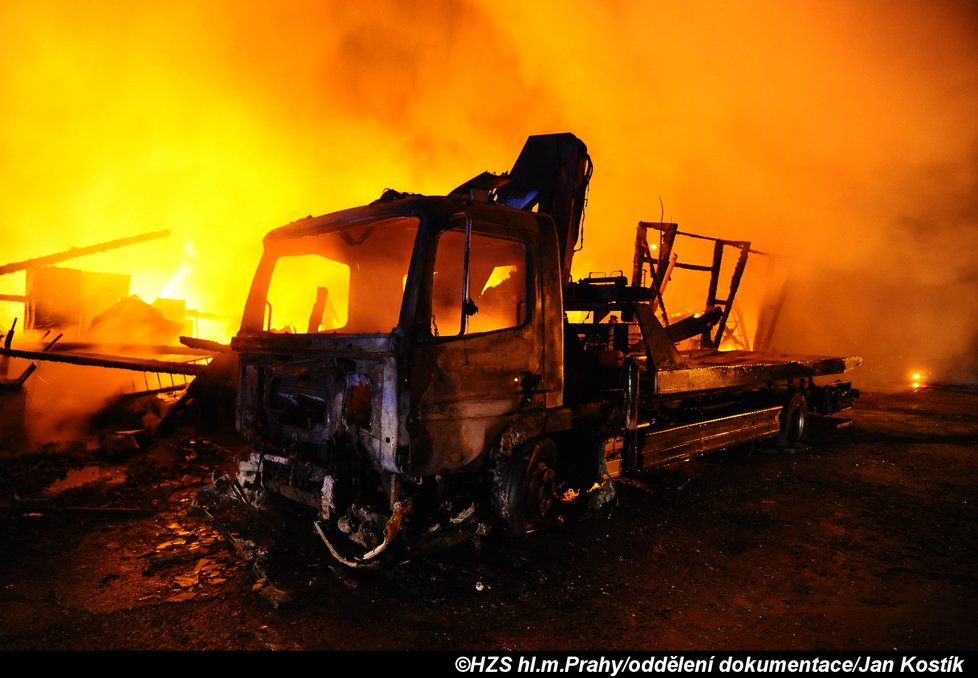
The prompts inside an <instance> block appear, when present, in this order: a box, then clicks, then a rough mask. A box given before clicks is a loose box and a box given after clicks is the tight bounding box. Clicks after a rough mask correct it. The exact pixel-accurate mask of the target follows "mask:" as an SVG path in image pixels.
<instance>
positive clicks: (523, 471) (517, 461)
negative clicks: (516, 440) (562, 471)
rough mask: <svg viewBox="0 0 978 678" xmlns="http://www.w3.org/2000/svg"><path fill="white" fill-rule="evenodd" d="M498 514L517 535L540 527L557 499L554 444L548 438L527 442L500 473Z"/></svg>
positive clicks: (555, 451) (555, 450) (555, 449)
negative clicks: (501, 483) (500, 485)
mask: <svg viewBox="0 0 978 678" xmlns="http://www.w3.org/2000/svg"><path fill="white" fill-rule="evenodd" d="M501 489H502V495H503V496H502V497H501V499H502V501H503V503H504V506H503V511H502V514H503V515H504V516H507V517H508V522H509V528H510V531H511V532H512V533H513V534H515V535H518V536H522V535H525V534H527V533H529V532H533V531H534V530H537V529H539V528H541V527H542V526H543V525H544V524H546V522H547V519H548V518H549V516H550V513H551V511H552V509H553V506H554V504H555V503H556V501H557V447H556V446H555V445H554V443H553V441H552V440H550V438H538V439H536V440H533V441H531V442H529V443H528V444H527V445H526V446H525V447H524V449H523V451H522V453H521V454H519V455H514V456H513V457H512V458H511V459H510V461H509V463H508V464H507V468H506V470H505V473H504V479H503V487H502V488H501Z"/></svg>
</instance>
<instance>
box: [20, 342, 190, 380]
mask: <svg viewBox="0 0 978 678" xmlns="http://www.w3.org/2000/svg"><path fill="white" fill-rule="evenodd" d="M0 356H9V357H11V358H25V359H27V360H43V361H47V362H54V363H68V364H70V365H84V366H88V367H107V368H114V369H118V370H133V371H136V372H163V373H165V374H187V375H191V376H196V375H198V374H200V373H201V372H203V371H204V369H205V368H206V367H207V366H206V365H198V364H196V363H174V362H168V361H166V360H151V359H148V358H122V357H119V356H103V355H97V354H88V355H72V354H70V353H43V352H41V351H18V350H15V349H7V348H4V349H0Z"/></svg>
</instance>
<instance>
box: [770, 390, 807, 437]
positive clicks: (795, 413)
mask: <svg viewBox="0 0 978 678" xmlns="http://www.w3.org/2000/svg"><path fill="white" fill-rule="evenodd" d="M779 418H780V420H781V430H780V431H779V432H778V440H777V442H778V447H797V446H798V445H799V444H801V443H802V442H804V441H805V439H806V438H807V436H808V402H807V401H806V400H805V396H803V395H802V394H801V393H795V394H794V395H793V396H791V400H789V401H788V403H787V404H786V405H785V406H784V408H783V409H782V410H781V414H780V415H779Z"/></svg>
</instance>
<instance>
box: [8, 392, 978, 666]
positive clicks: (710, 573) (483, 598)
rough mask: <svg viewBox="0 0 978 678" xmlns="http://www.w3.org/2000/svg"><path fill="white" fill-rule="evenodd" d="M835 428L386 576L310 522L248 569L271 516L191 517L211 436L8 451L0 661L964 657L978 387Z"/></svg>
mask: <svg viewBox="0 0 978 678" xmlns="http://www.w3.org/2000/svg"><path fill="white" fill-rule="evenodd" d="M851 416H852V417H853V418H854V420H855V423H854V425H853V426H851V427H849V428H846V429H841V430H832V431H826V432H821V433H819V434H818V435H816V437H815V439H814V440H813V441H812V442H813V445H812V447H811V448H810V449H806V450H799V451H795V452H793V453H792V452H777V453H775V452H772V451H765V450H761V449H754V450H746V449H740V450H733V451H729V452H726V453H722V454H718V455H713V456H711V457H706V458H702V459H699V460H696V461H692V462H688V463H685V464H679V465H676V466H675V467H671V468H667V469H664V470H659V471H655V472H650V473H648V474H647V475H645V476H643V477H641V479H639V480H636V481H629V482H627V483H625V482H620V483H619V484H618V486H617V489H618V496H617V499H616V501H615V502H614V503H613V504H612V505H611V506H609V507H606V508H604V509H602V510H601V511H600V512H598V513H594V514H589V515H584V516H576V517H570V518H568V519H567V520H565V521H563V522H562V523H561V524H560V525H558V526H556V527H555V528H554V529H553V530H552V531H550V532H547V533H543V534H536V535H532V536H531V537H529V538H527V539H524V540H515V539H512V538H509V537H506V536H504V535H502V534H494V535H490V536H489V537H488V538H486V539H484V540H483V541H482V543H481V546H479V547H478V548H477V547H475V546H474V545H464V546H461V547H458V548H456V549H455V550H453V551H449V552H446V553H443V554H441V555H439V556H438V557H435V558H431V559H428V560H424V561H419V562H414V563H411V564H408V565H404V566H399V567H397V568H394V569H392V570H391V571H388V572H386V573H360V572H358V573H350V572H349V571H344V570H341V569H339V568H337V567H335V566H333V565H332V563H331V561H330V560H329V558H328V556H327V555H326V553H325V549H323V548H322V546H321V544H320V543H318V542H317V541H316V537H315V536H314V535H313V534H312V532H311V530H309V529H308V528H307V526H306V523H305V522H298V521H297V522H296V523H295V524H294V527H292V528H286V529H284V532H281V533H280V534H279V536H278V537H277V538H276V541H275V543H274V544H273V545H272V548H271V549H270V550H268V551H267V552H266V553H264V555H263V554H262V552H263V549H262V545H264V544H265V543H266V539H267V537H268V535H269V534H272V533H273V531H274V530H273V529H272V528H274V527H275V525H276V524H278V521H280V520H281V519H280V518H278V517H268V516H266V517H264V518H258V517H255V518H252V519H251V521H252V522H251V524H250V525H249V523H248V522H246V521H245V518H246V517H247V516H242V515H240V514H241V512H242V511H243V509H233V510H232V509H221V508H220V507H216V508H214V512H216V513H215V515H220V516H222V517H223V518H224V519H225V520H224V524H225V525H227V527H228V528H229V529H230V531H231V533H232V534H231V536H232V537H233V538H234V539H236V540H237V545H238V549H237V552H235V551H234V550H233V549H231V548H229V541H228V539H227V538H226V536H225V535H222V533H221V531H220V529H219V528H218V527H217V526H216V525H215V524H214V523H212V522H210V521H209V519H208V518H207V516H206V515H204V514H203V512H202V511H200V510H199V509H197V508H194V504H195V502H196V501H199V496H200V491H201V488H202V487H204V486H206V485H207V484H209V483H210V481H211V479H212V478H213V477H219V476H220V475H221V474H222V473H223V472H224V471H223V470H222V469H225V468H227V467H228V465H227V461H228V458H229V454H228V452H227V451H226V448H223V447H220V446H213V445H208V444H206V443H200V442H197V443H196V444H194V443H193V441H186V440H184V439H181V437H180V436H179V435H178V436H175V437H173V438H170V439H161V440H158V441H156V442H155V443H154V445H153V447H152V448H151V449H150V450H142V451H135V452H130V453H128V454H126V455H123V456H122V458H121V460H120V461H115V462H110V461H108V460H106V459H105V458H104V457H101V456H99V453H98V452H96V451H94V449H93V448H94V447H95V446H94V445H92V444H91V443H89V444H88V445H87V446H86V445H83V444H81V443H79V444H77V445H74V446H60V447H59V448H57V449H55V448H48V449H44V448H42V449H37V450H33V451H32V453H31V454H29V455H20V456H6V457H2V454H3V452H2V451H0V475H2V477H3V478H4V479H6V481H7V486H8V487H7V488H6V491H4V492H0V496H2V498H0V649H6V650H12V649H95V650H106V649H166V650H170V649H186V650H203V649H269V648H272V649H349V650H356V649H360V650H362V649H426V650H433V649H434V650H437V649H452V650H464V649H499V650H532V649H580V650H583V649H607V650H615V649H646V650H663V649H675V650H687V649H718V650H719V649H749V650H753V649H781V650H784V649H805V650H820V649H860V650H862V649H872V650H891V649H898V650H922V649H923V650H928V649H930V650H965V649H972V648H976V647H978V625H976V622H978V612H976V609H978V567H976V565H978V393H975V392H967V391H962V390H949V389H937V388H931V389H922V390H919V391H916V392H903V393H890V394H865V393H864V394H863V397H862V398H861V399H860V400H858V401H857V402H856V408H855V409H854V410H853V411H852V413H851ZM223 442H224V443H225V445H226V446H227V447H228V448H230V447H234V444H233V443H231V442H229V441H226V440H225V441H223ZM0 445H2V442H0ZM91 466H95V467H97V468H96V470H94V471H92V470H89V471H88V473H89V474H90V475H89V476H87V478H89V479H90V478H95V474H96V473H97V474H98V477H97V479H96V480H95V481H94V482H89V483H85V484H82V485H79V486H77V487H75V488H73V489H66V490H63V491H60V492H55V493H48V494H46V493H45V488H49V487H50V486H51V484H52V483H53V482H55V481H57V480H58V479H60V478H64V477H65V475H66V474H67V472H68V471H69V470H71V469H82V468H83V467H91ZM79 473H80V472H79V471H76V472H75V474H73V475H72V476H71V477H72V479H75V480H76V482H78V481H80V480H84V479H86V477H83V476H79V477H77V478H76V476H78V474H79ZM11 488H12V489H15V490H16V492H17V493H18V496H19V497H20V499H21V500H22V502H25V503H21V504H20V505H19V506H20V508H21V510H20V511H18V510H15V508H16V507H15V506H14V502H13V500H11V499H10V490H11ZM205 494H206V493H205ZM32 499H33V500H44V501H42V502H41V503H33V502H29V501H28V500H32ZM53 504H56V505H57V507H60V508H58V509H55V508H54V506H53ZM64 507H74V509H68V510H64ZM92 507H115V508H137V509H144V512H137V513H133V512H124V511H93V510H89V509H91V508H92ZM24 511H27V514H24ZM230 518H233V520H230ZM264 523H268V524H264ZM249 540H250V541H249ZM251 542H255V543H257V544H258V546H255V544H253V543H251Z"/></svg>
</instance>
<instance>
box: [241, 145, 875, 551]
mask: <svg viewBox="0 0 978 678" xmlns="http://www.w3.org/2000/svg"><path fill="white" fill-rule="evenodd" d="M591 172H592V163H591V159H590V157H589V155H588V153H587V148H586V146H585V145H584V143H583V142H581V141H580V140H579V139H577V138H576V137H575V136H574V135H572V134H569V133H567V134H554V135H540V136H532V137H530V138H529V139H528V140H527V142H526V145H525V146H524V148H523V150H522V152H521V153H520V155H519V157H518V159H517V161H516V163H515V165H514V166H513V168H512V170H511V171H509V172H506V173H503V174H498V175H497V174H493V173H490V172H484V173H482V174H480V175H478V176H476V177H474V178H473V179H471V180H470V181H468V182H466V183H464V184H462V185H461V186H459V187H458V188H457V189H455V190H454V191H452V192H451V193H449V194H448V195H447V196H422V195H416V194H409V193H400V192H397V191H393V190H389V189H388V190H386V191H385V192H384V193H383V194H382V195H381V197H380V198H379V199H378V200H376V201H375V202H373V203H371V204H369V205H366V206H362V207H356V208H353V209H348V210H343V211H340V212H335V213H332V214H327V215H325V216H319V217H308V218H305V219H301V220H299V221H296V222H293V223H291V224H288V225H286V226H283V227H281V228H278V229H276V230H273V231H272V232H270V233H269V234H268V235H267V236H266V237H265V240H264V254H263V256H262V259H261V261H260V263H259V265H258V270H257V273H256V275H255V278H254V282H253V285H252V288H251V291H250V293H249V296H248V299H247V302H246V307H245V311H244V315H243V321H242V324H241V329H240V331H239V332H238V334H237V335H236V336H235V337H234V339H233V340H232V348H233V350H234V351H235V352H236V353H237V355H238V359H239V379H240V384H239V390H238V403H237V426H238V429H239V431H240V432H241V433H242V434H243V436H244V437H245V438H246V439H247V441H248V442H249V444H250V448H249V449H250V453H249V456H248V458H247V459H245V460H243V461H242V462H241V463H240V465H239V473H238V480H239V483H240V485H241V486H242V487H243V488H244V490H245V492H246V493H247V495H248V496H249V498H250V500H252V501H255V502H260V501H262V500H263V499H264V498H266V497H270V496H275V497H279V498H284V499H286V500H288V501H289V502H290V503H292V504H295V505H297V506H300V507H303V510H305V511H307V512H308V514H309V518H310V520H311V522H312V525H313V526H314V529H315V530H316V532H317V533H318V534H319V535H320V536H321V538H322V540H323V541H324V542H325V544H326V546H327V547H328V549H329V551H330V553H331V554H332V555H333V556H334V557H335V558H336V559H337V560H339V561H340V562H342V563H345V564H346V565H349V566H352V567H370V566H375V565H377V564H378V563H381V562H383V561H385V560H386V559H388V558H391V557H396V558H408V557H411V556H413V555H416V554H418V553H421V552H423V551H424V550H425V549H428V548H433V547H435V546H443V545H447V544H451V543H455V542H458V541H461V540H465V539H468V538H470V537H472V536H474V535H476V534H484V533H485V532H486V531H487V530H489V529H491V528H492V527H493V526H505V527H506V528H507V529H509V530H510V531H511V532H513V533H515V534H518V535H522V534H526V533H528V532H532V531H534V530H537V529H539V528H541V527H542V526H544V525H546V524H547V522H548V520H549V519H550V518H551V517H552V515H553V512H554V508H555V506H556V505H557V504H558V502H560V501H561V500H569V499H570V498H574V497H578V498H579V499H580V498H582V497H584V498H586V497H587V496H588V495H589V493H592V494H593V493H594V492H607V488H608V487H609V486H610V483H611V482H612V480H613V479H614V478H616V477H619V476H622V475H626V474H631V473H635V472H638V471H640V470H642V469H646V468H650V467H653V466H657V465H662V464H667V463H673V462H676V461H680V460H683V459H687V458H690V457H692V456H695V455H699V454H704V453H707V452H711V451H715V450H719V449H723V448H727V447H730V446H734V445H738V444H742V443H747V442H751V441H759V440H767V441H770V442H771V444H777V445H782V446H792V445H797V444H798V443H799V442H801V440H802V439H803V438H804V436H805V433H806V429H807V426H808V420H809V416H810V414H812V413H816V414H819V415H831V414H833V413H835V412H838V411H839V410H841V409H845V408H847V407H849V406H851V404H852V398H853V396H854V395H856V392H855V390H854V389H853V388H852V385H851V382H845V381H832V382H830V383H823V384H816V381H815V379H816V378H817V377H822V376H823V375H838V374H842V373H844V372H847V371H848V370H850V369H852V368H853V367H855V366H856V365H858V364H859V362H860V359H859V358H857V357H819V356H789V355H783V354H775V353H771V352H763V351H756V350H752V351H748V350H721V344H722V342H723V337H724V328H725V326H726V324H727V322H728V318H729V314H730V311H731V308H732V304H733V298H734V295H735V293H736V288H737V285H738V283H739V280H740V277H741V276H742V274H743V270H744V265H745V263H746V257H747V255H748V254H749V252H750V244H749V243H742V242H733V241H725V240H720V239H714V238H710V239H709V240H711V241H712V242H713V243H714V247H715V249H714V252H715V256H714V260H713V262H712V265H711V266H708V267H700V268H703V269H704V270H707V271H708V272H710V273H711V281H710V291H709V294H708V297H707V303H706V308H705V309H704V310H703V311H702V312H697V313H695V314H691V315H690V316H688V317H686V318H683V319H679V320H676V321H675V322H670V319H669V317H668V316H667V315H666V314H664V313H662V310H663V305H664V302H663V297H662V293H663V290H664V289H665V285H666V283H667V282H668V280H669V278H670V277H671V275H672V273H673V271H674V270H675V267H676V266H682V265H684V264H683V263H682V262H677V257H676V254H675V252H674V250H673V243H674V242H675V239H676V238H677V237H678V236H681V235H683V233H682V232H680V231H679V230H678V227H677V226H676V225H675V224H665V223H652V224H650V223H647V222H640V224H639V229H638V234H637V238H636V246H635V257H634V270H633V272H632V276H631V279H630V280H629V279H627V278H626V277H625V276H624V275H623V274H622V275H611V276H601V277H596V276H592V277H588V278H585V279H583V280H579V281H573V280H572V278H571V263H572V260H573V257H574V253H575V248H576V246H577V243H578V240H579V237H580V233H581V224H582V218H583V211H584V205H585V200H586V194H587V187H588V182H589V180H590V177H591ZM650 233H652V234H656V233H657V234H658V236H659V241H658V243H653V244H654V245H655V247H650V246H649V243H648V236H649V234H650ZM728 251H733V252H734V253H735V254H736V255H737V260H736V264H735V266H734V274H733V278H732V280H731V284H730V288H729V290H728V292H727V293H726V294H725V295H724V294H723V293H722V292H721V291H720V285H719V282H718V279H719V273H720V268H721V261H722V258H723V254H724V252H728ZM653 252H654V253H655V256H653ZM657 312H658V313H660V315H661V318H662V319H661V320H660V317H657ZM820 381H822V380H821V379H820Z"/></svg>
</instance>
